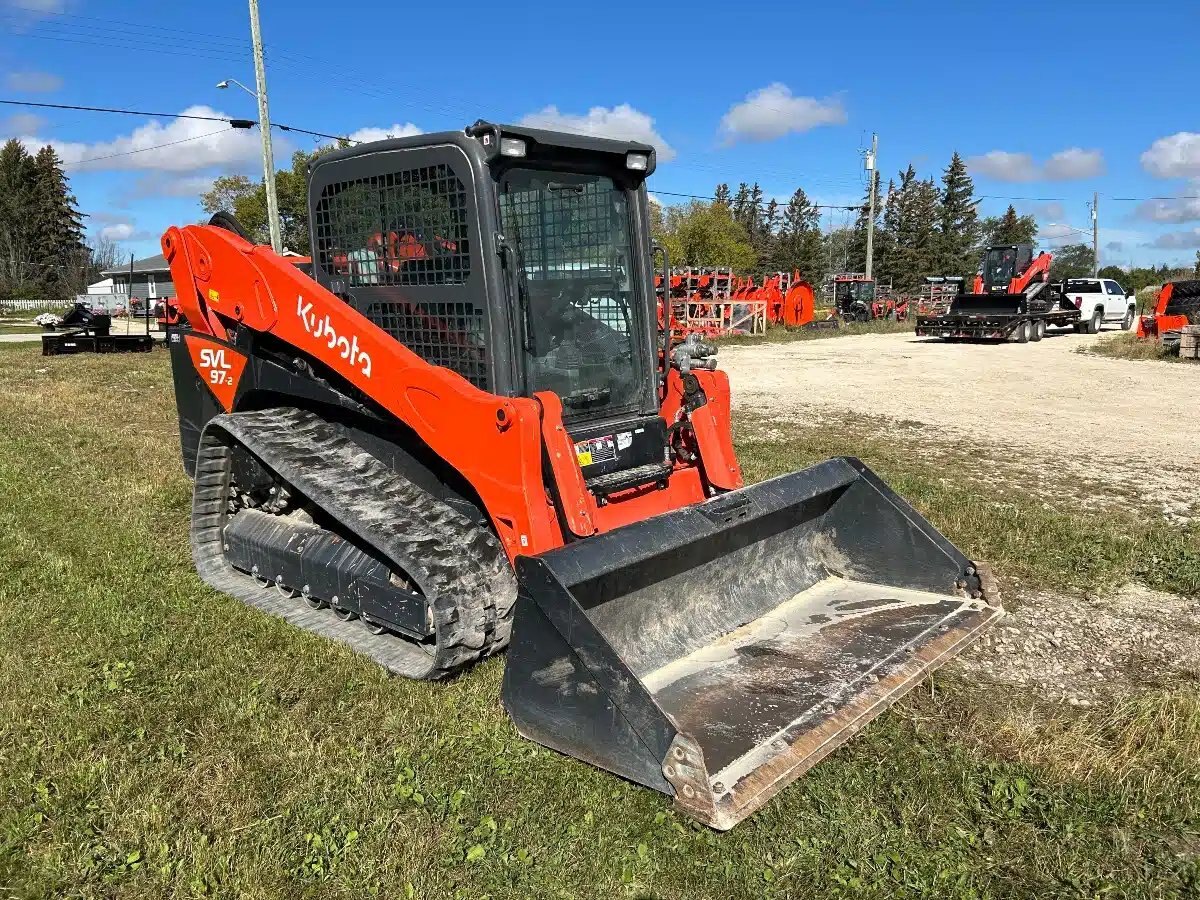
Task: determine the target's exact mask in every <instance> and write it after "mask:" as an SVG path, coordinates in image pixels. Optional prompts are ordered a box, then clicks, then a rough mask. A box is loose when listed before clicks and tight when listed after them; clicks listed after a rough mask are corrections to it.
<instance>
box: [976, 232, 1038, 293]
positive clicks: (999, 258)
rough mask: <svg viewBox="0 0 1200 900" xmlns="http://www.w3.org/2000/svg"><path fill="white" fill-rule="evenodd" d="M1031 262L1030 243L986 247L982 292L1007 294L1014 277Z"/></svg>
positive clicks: (1018, 275)
mask: <svg viewBox="0 0 1200 900" xmlns="http://www.w3.org/2000/svg"><path fill="white" fill-rule="evenodd" d="M1032 262H1033V245H1032V244H1009V245H1006V246H1000V247H988V248H987V251H986V252H985V253H984V257H983V271H982V272H981V274H982V276H983V292H984V293H985V294H1007V293H1008V292H1009V286H1010V285H1011V284H1012V281H1013V279H1014V278H1018V277H1020V275H1021V273H1022V272H1024V271H1025V270H1026V269H1028V268H1029V266H1030V264H1031V263H1032Z"/></svg>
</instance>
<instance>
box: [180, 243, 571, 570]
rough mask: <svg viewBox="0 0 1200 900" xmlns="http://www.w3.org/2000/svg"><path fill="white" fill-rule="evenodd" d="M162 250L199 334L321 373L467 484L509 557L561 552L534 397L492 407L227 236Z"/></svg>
mask: <svg viewBox="0 0 1200 900" xmlns="http://www.w3.org/2000/svg"><path fill="white" fill-rule="evenodd" d="M162 247H163V254H164V255H165V256H166V258H167V262H168V263H169V264H170V266H171V277H172V280H173V281H174V283H175V284H176V285H177V286H178V291H179V298H180V306H181V308H182V309H183V310H184V312H185V314H186V315H187V318H188V320H189V321H190V322H192V323H193V328H194V329H195V330H197V331H201V332H203V333H206V334H209V335H211V336H212V337H214V338H217V339H219V340H225V339H227V338H228V334H229V329H228V327H227V326H226V323H231V324H232V323H236V324H237V325H238V326H239V327H245V328H250V329H252V330H253V331H256V332H260V333H263V334H267V333H269V334H272V335H274V336H275V337H277V338H279V339H281V340H282V341H284V342H286V343H287V344H289V345H291V346H293V347H295V348H296V349H297V350H300V351H302V352H304V353H306V354H308V355H309V356H311V357H312V358H313V359H315V360H318V361H320V362H321V363H323V364H325V365H326V366H328V367H329V368H330V369H331V370H333V371H334V372H336V373H337V374H338V375H340V376H341V377H342V378H344V379H345V380H346V381H347V382H349V383H350V384H352V385H353V386H354V387H356V388H357V389H358V390H360V391H361V392H362V393H363V394H365V395H366V396H367V397H369V398H370V399H371V400H373V401H374V402H376V403H378V404H379V405H381V406H383V407H384V408H385V409H387V410H388V411H389V412H390V413H392V414H393V415H395V416H396V417H397V418H398V419H399V420H400V421H402V422H404V423H405V424H407V425H408V426H409V427H411V428H412V429H413V430H414V431H415V432H416V433H417V434H418V435H419V436H420V438H421V439H422V440H423V441H424V442H425V443H426V444H427V445H428V446H429V447H430V448H431V449H432V450H433V451H434V452H435V453H437V454H438V455H439V456H441V457H442V458H443V459H445V460H446V461H447V462H448V463H450V464H451V465H452V466H453V467H454V468H455V469H456V470H457V471H458V472H459V473H460V474H461V475H462V476H463V477H464V478H465V479H466V480H467V481H468V482H470V484H471V486H472V487H474V488H475V490H476V491H477V492H478V494H479V496H480V498H481V499H482V500H483V502H484V504H485V505H486V507H487V511H488V514H489V516H490V517H491V519H492V522H493V524H494V526H495V528H496V531H497V534H498V535H499V536H500V538H501V541H502V543H503V544H504V548H505V550H506V552H507V553H508V555H509V557H510V558H512V557H514V556H515V555H516V554H517V553H520V552H525V553H528V552H531V551H532V552H541V551H542V550H548V549H550V548H552V547H557V546H560V545H561V544H562V540H563V538H562V533H561V531H560V529H559V527H558V524H557V521H556V519H555V515H554V510H553V509H552V508H550V506H549V505H548V504H547V502H546V499H545V496H546V495H545V490H544V487H543V482H542V464H541V452H542V441H541V432H542V422H541V416H542V411H541V409H540V407H539V402H538V401H537V400H536V399H531V398H521V397H511V398H505V397H496V396H494V395H492V394H488V393H486V392H484V391H481V390H479V389H478V388H476V387H474V386H473V385H472V384H471V383H470V382H468V381H467V380H466V379H465V378H463V377H461V376H460V375H458V374H456V373H454V372H451V371H450V370H449V369H445V368H441V367H439V366H432V365H430V364H429V363H427V362H425V361H424V360H422V359H421V358H420V357H419V356H417V355H416V354H415V353H413V352H412V351H410V350H409V349H408V348H406V347H405V346H404V345H402V344H400V343H399V342H397V341H396V340H395V339H393V338H392V337H391V336H390V335H388V334H387V333H386V332H384V331H383V330H381V329H380V328H378V327H377V326H376V325H375V324H373V323H372V322H371V321H369V320H368V319H367V318H365V317H364V316H362V315H361V314H359V313H358V312H357V311H356V310H354V309H353V308H352V307H350V306H349V305H348V304H346V303H345V302H343V301H342V300H341V299H340V298H338V297H337V296H335V295H334V294H332V293H330V292H329V291H327V290H326V289H325V288H323V287H322V286H321V285H319V284H317V283H316V282H315V281H313V280H312V279H311V278H309V277H308V276H306V275H304V274H303V273H302V272H299V271H297V270H296V267H295V266H293V265H291V264H290V263H288V262H286V261H285V260H284V259H283V258H281V257H279V256H277V255H276V254H275V253H273V252H272V251H271V249H270V248H269V247H260V246H256V245H254V244H251V243H249V242H247V241H245V240H243V239H242V238H240V237H238V236H237V235H235V234H233V233H232V232H230V231H226V230H225V229H223V228H217V227H212V226H204V225H189V226H186V227H184V228H171V229H170V230H169V231H167V233H166V234H165V235H164V236H163V239H162ZM187 285H193V286H194V289H193V290H191V291H189V290H188V288H187ZM464 438H469V439H464Z"/></svg>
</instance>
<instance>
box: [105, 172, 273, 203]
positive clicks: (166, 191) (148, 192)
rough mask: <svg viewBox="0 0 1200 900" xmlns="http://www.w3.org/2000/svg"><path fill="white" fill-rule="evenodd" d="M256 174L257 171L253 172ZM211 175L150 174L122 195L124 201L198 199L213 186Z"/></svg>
mask: <svg viewBox="0 0 1200 900" xmlns="http://www.w3.org/2000/svg"><path fill="white" fill-rule="evenodd" d="M255 174H257V169H256V170H255ZM213 180H214V176H212V175H171V174H168V173H165V172H150V173H148V174H146V175H143V176H141V177H140V178H138V179H137V181H135V182H134V183H133V184H132V185H131V186H130V187H129V188H128V189H127V190H126V191H125V192H124V194H123V197H122V199H124V200H140V199H142V198H144V197H194V198H196V199H199V197H200V195H201V194H203V193H205V192H206V191H207V190H208V189H209V188H211V187H212V185H213Z"/></svg>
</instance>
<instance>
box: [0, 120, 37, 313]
mask: <svg viewBox="0 0 1200 900" xmlns="http://www.w3.org/2000/svg"><path fill="white" fill-rule="evenodd" d="M32 184H33V157H31V156H30V155H29V153H28V152H26V150H25V147H24V146H23V145H22V144H21V142H20V141H18V140H16V139H13V140H10V141H8V142H7V143H6V144H5V145H4V147H3V148H0V300H6V299H11V298H13V297H16V296H18V295H22V296H24V295H27V294H29V293H30V292H31V291H32V288H31V287H29V284H30V283H29V276H30V274H31V273H32V272H33V271H34V270H33V268H32V266H31V265H30V263H31V262H32V256H33V253H32V249H31V241H30V232H29V221H30V204H31V201H32V194H31V187H32Z"/></svg>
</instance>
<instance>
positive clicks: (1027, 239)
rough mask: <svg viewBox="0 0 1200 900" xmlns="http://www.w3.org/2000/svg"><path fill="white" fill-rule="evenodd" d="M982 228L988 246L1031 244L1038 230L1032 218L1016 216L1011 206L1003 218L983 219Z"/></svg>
mask: <svg viewBox="0 0 1200 900" xmlns="http://www.w3.org/2000/svg"><path fill="white" fill-rule="evenodd" d="M982 227H983V234H984V238H985V239H986V243H987V244H988V245H989V246H1004V245H1005V244H1032V243H1033V239H1034V238H1035V237H1036V236H1037V230H1038V229H1037V221H1036V220H1035V219H1034V218H1033V216H1018V215H1017V211H1016V209H1015V208H1014V207H1013V206H1012V205H1011V204H1010V205H1009V207H1008V209H1006V210H1005V211H1004V215H1003V216H1000V217H999V218H996V217H991V218H988V219H984V221H983V226H982Z"/></svg>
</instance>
